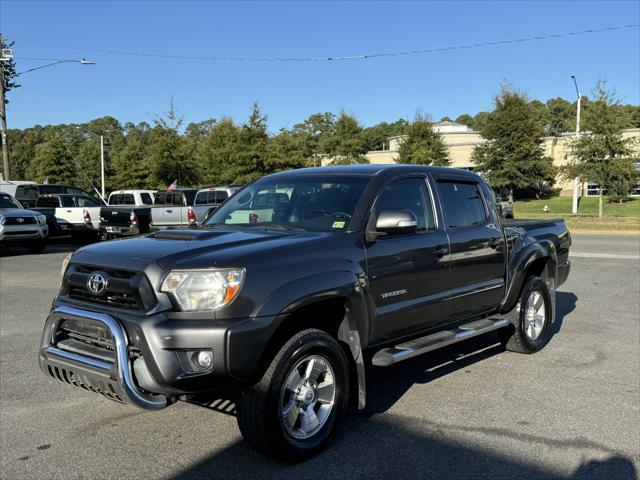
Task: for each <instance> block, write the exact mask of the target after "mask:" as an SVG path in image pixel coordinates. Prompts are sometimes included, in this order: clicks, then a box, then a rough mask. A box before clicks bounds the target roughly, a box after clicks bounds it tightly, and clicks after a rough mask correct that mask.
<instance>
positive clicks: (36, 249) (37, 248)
mask: <svg viewBox="0 0 640 480" xmlns="http://www.w3.org/2000/svg"><path fill="white" fill-rule="evenodd" d="M46 246H47V243H46V242H45V241H44V240H41V241H39V242H33V243H31V244H29V245H27V250H29V252H30V253H33V254H36V253H42V252H44V248H45V247H46Z"/></svg>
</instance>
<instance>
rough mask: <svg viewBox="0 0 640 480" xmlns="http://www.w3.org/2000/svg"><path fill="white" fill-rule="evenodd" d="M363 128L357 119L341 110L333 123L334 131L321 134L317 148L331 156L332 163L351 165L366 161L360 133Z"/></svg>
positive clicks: (364, 147) (365, 151) (363, 143)
mask: <svg viewBox="0 0 640 480" xmlns="http://www.w3.org/2000/svg"><path fill="white" fill-rule="evenodd" d="M362 132H363V128H362V126H361V125H360V123H359V122H358V120H357V119H356V118H355V117H354V116H352V115H349V114H347V113H346V112H342V113H341V114H340V116H339V117H338V120H337V121H336V123H335V129H334V131H333V132H332V133H331V134H329V135H325V136H323V137H322V138H321V139H320V141H319V142H318V149H319V150H320V151H321V152H322V153H323V154H325V155H327V156H329V157H331V158H332V161H331V163H332V164H333V165H351V164H354V163H367V159H366V158H365V156H364V155H365V153H367V149H366V146H365V142H364V138H363V135H362Z"/></svg>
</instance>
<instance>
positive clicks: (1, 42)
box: [0, 35, 20, 103]
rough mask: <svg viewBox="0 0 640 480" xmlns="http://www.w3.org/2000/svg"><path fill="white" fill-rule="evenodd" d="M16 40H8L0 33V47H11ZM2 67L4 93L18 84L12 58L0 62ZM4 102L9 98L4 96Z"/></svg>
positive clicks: (14, 63) (7, 101)
mask: <svg viewBox="0 0 640 480" xmlns="http://www.w3.org/2000/svg"><path fill="white" fill-rule="evenodd" d="M15 43H16V42H13V41H11V40H9V39H8V38H6V37H4V36H2V35H0V48H1V49H3V48H12V47H13V46H14V45H15ZM0 65H1V67H2V73H3V74H4V91H5V94H7V93H9V91H11V90H12V89H14V88H18V87H19V86H20V85H19V84H18V83H17V82H16V62H15V60H14V59H11V60H7V61H4V62H0ZM5 103H9V99H8V98H5Z"/></svg>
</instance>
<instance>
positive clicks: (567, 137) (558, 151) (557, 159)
mask: <svg viewBox="0 0 640 480" xmlns="http://www.w3.org/2000/svg"><path fill="white" fill-rule="evenodd" d="M433 129H434V130H435V131H436V132H438V133H440V134H441V135H442V138H443V140H444V142H445V143H446V145H447V147H448V149H449V158H450V159H451V166H452V167H456V168H464V169H473V168H474V165H473V163H472V162H471V153H472V152H473V149H474V148H475V147H476V146H477V145H480V144H482V143H484V142H486V140H485V139H484V138H482V136H481V135H480V134H479V133H477V132H476V131H474V130H473V129H472V128H471V127H468V126H466V125H461V124H459V123H455V122H448V121H447V122H440V123H436V124H434V125H433ZM623 136H624V137H625V138H630V137H635V138H637V139H638V140H639V141H638V148H640V128H631V129H628V130H625V131H624V132H623ZM404 138H405V136H404V135H399V136H396V137H391V138H389V148H388V149H387V150H376V151H371V152H368V153H367V155H366V157H367V160H369V163H377V164H381V163H396V162H397V160H398V150H399V149H400V144H401V143H402V141H403V139H404ZM574 138H575V133H565V134H563V135H562V136H560V137H545V138H544V139H543V142H544V149H545V154H546V155H547V156H549V157H551V158H553V164H554V165H555V166H558V167H560V166H562V165H566V163H567V162H568V160H569V159H568V146H569V142H570V141H571V140H573V139H574ZM638 153H639V156H640V151H639V152H638ZM323 163H324V161H323ZM555 186H556V188H562V191H561V195H571V194H572V188H573V186H572V182H567V181H563V180H562V179H560V178H559V179H558V181H557V183H556V185H555ZM583 189H584V194H589V193H592V192H591V191H589V189H588V185H587V184H585V185H583Z"/></svg>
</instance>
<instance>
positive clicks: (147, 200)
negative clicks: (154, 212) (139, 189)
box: [140, 192, 153, 205]
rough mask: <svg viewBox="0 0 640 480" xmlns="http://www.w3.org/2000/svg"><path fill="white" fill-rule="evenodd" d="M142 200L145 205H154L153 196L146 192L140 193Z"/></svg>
mask: <svg viewBox="0 0 640 480" xmlns="http://www.w3.org/2000/svg"><path fill="white" fill-rule="evenodd" d="M140 200H142V203H143V204H144V205H153V198H151V195H149V194H148V193H146V192H144V193H141V194H140Z"/></svg>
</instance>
